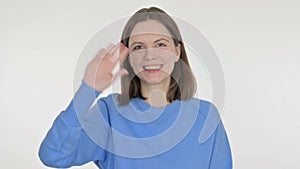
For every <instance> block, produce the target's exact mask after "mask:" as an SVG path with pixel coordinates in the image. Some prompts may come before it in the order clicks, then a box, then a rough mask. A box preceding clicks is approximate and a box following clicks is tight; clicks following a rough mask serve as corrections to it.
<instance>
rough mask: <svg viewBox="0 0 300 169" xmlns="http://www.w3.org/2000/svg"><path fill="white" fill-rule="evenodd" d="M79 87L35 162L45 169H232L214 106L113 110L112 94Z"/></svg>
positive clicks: (140, 103) (140, 105)
mask: <svg viewBox="0 0 300 169" xmlns="http://www.w3.org/2000/svg"><path fill="white" fill-rule="evenodd" d="M99 94H101V93H100V92H97V91H95V90H94V89H93V88H91V87H90V86H88V85H87V84H85V83H84V82H83V83H82V84H81V86H80V88H79V90H78V91H77V92H76V94H75V96H74V98H73V100H72V102H71V103H70V105H69V106H68V107H67V109H66V110H65V111H62V112H61V113H60V114H59V115H58V117H57V118H56V119H55V121H54V123H53V125H52V127H51V128H50V130H49V131H48V133H47V135H46V137H45V139H44V140H43V142H42V144H41V146H40V150H39V157H40V159H41V161H42V162H43V163H44V164H45V165H47V166H50V167H56V168H68V167H72V166H80V165H83V164H86V163H88V162H91V161H92V162H94V163H95V164H96V165H97V166H98V167H99V168H101V169H231V168H232V157H231V151H230V146H229V142H228V138H227V135H226V132H225V129H224V126H223V124H222V122H221V120H220V117H219V113H218V111H217V109H216V108H215V107H214V106H213V104H211V103H209V102H207V101H203V100H199V99H196V98H192V99H191V100H188V101H180V100H176V101H174V102H173V103H171V104H168V105H166V106H165V107H154V106H151V105H149V104H147V103H146V102H145V101H144V100H143V99H141V98H134V99H131V100H130V102H129V104H128V105H126V106H118V101H117V96H118V95H117V94H110V95H108V96H107V97H103V98H100V99H98V100H97V102H96V104H95V105H93V102H94V101H95V99H96V98H97V97H98V95H99Z"/></svg>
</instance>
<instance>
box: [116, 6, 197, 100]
mask: <svg viewBox="0 0 300 169" xmlns="http://www.w3.org/2000/svg"><path fill="white" fill-rule="evenodd" d="M147 20H156V21H158V22H160V23H161V24H162V25H164V26H165V27H166V28H167V30H168V31H169V33H170V34H171V36H172V39H173V40H174V44H175V46H178V45H179V44H180V59H179V61H177V62H176V63H175V65H174V69H173V72H172V73H171V78H170V79H171V80H170V86H169V89H168V92H167V94H166V97H167V100H168V101H169V102H170V103H172V102H173V101H175V100H177V99H178V100H189V99H191V98H192V97H193V96H194V95H195V92H196V86H197V85H196V80H195V77H194V75H193V73H192V70H191V68H190V65H189V62H188V58H187V54H186V51H185V47H184V43H183V41H182V37H181V34H180V32H179V29H178V27H177V24H176V23H175V21H174V20H173V19H172V18H171V17H170V16H169V15H168V14H167V13H166V12H164V11H163V10H161V9H159V8H157V7H150V8H142V9H140V10H138V11H137V12H136V13H134V14H133V15H132V16H131V18H130V19H129V20H128V22H127V23H126V25H125V27H124V30H123V33H122V37H121V43H123V44H124V45H125V46H126V47H128V43H129V38H130V35H131V32H132V30H133V28H134V27H135V25H136V24H137V23H139V22H143V21H147ZM121 67H123V68H125V69H127V71H128V73H129V74H128V75H126V76H123V77H122V78H121V94H120V95H119V97H118V100H119V105H120V106H124V105H126V104H128V103H129V101H130V99H132V98H136V97H140V98H142V99H144V100H145V99H147V98H146V97H144V96H143V94H142V91H141V83H140V79H139V77H138V76H137V75H136V74H135V73H134V71H133V68H132V67H131V65H130V63H129V59H128V57H127V58H126V60H125V61H124V62H123V63H122V65H121Z"/></svg>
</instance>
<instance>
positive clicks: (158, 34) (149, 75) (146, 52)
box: [128, 20, 180, 84]
mask: <svg viewBox="0 0 300 169" xmlns="http://www.w3.org/2000/svg"><path fill="white" fill-rule="evenodd" d="M128 47H129V54H130V56H129V61H130V64H131V66H132V68H133V70H134V72H135V74H136V75H137V76H138V77H139V78H140V80H141V81H143V82H145V83H147V84H160V83H165V82H169V79H170V74H171V73H172V71H173V68H174V64H175V62H177V61H178V59H179V56H180V45H178V46H175V44H174V41H173V39H172V37H171V34H170V33H169V31H168V30H167V29H166V28H165V27H164V26H163V25H162V24H161V23H160V22H158V21H155V20H148V21H143V22H139V23H137V24H136V26H135V27H134V29H133V30H132V33H131V36H130V38H129V44H128Z"/></svg>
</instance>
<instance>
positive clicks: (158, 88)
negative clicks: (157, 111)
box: [141, 81, 170, 107]
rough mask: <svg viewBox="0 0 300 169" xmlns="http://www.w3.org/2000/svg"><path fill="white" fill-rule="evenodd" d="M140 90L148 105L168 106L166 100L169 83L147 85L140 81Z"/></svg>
mask: <svg viewBox="0 0 300 169" xmlns="http://www.w3.org/2000/svg"><path fill="white" fill-rule="evenodd" d="M141 90H142V94H143V96H144V97H146V98H147V99H146V100H145V101H146V102H147V103H148V104H150V105H151V106H155V107H163V106H166V105H167V104H169V103H170V102H169V101H168V100H167V97H166V95H167V92H168V90H169V83H160V84H147V83H145V82H142V81H141Z"/></svg>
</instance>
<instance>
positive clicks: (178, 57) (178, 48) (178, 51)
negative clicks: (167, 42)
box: [175, 43, 181, 62]
mask: <svg viewBox="0 0 300 169" xmlns="http://www.w3.org/2000/svg"><path fill="white" fill-rule="evenodd" d="M175 48H176V49H175V50H176V62H177V61H178V60H179V59H180V54H181V45H180V43H178V45H177V46H176V47H175Z"/></svg>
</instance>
